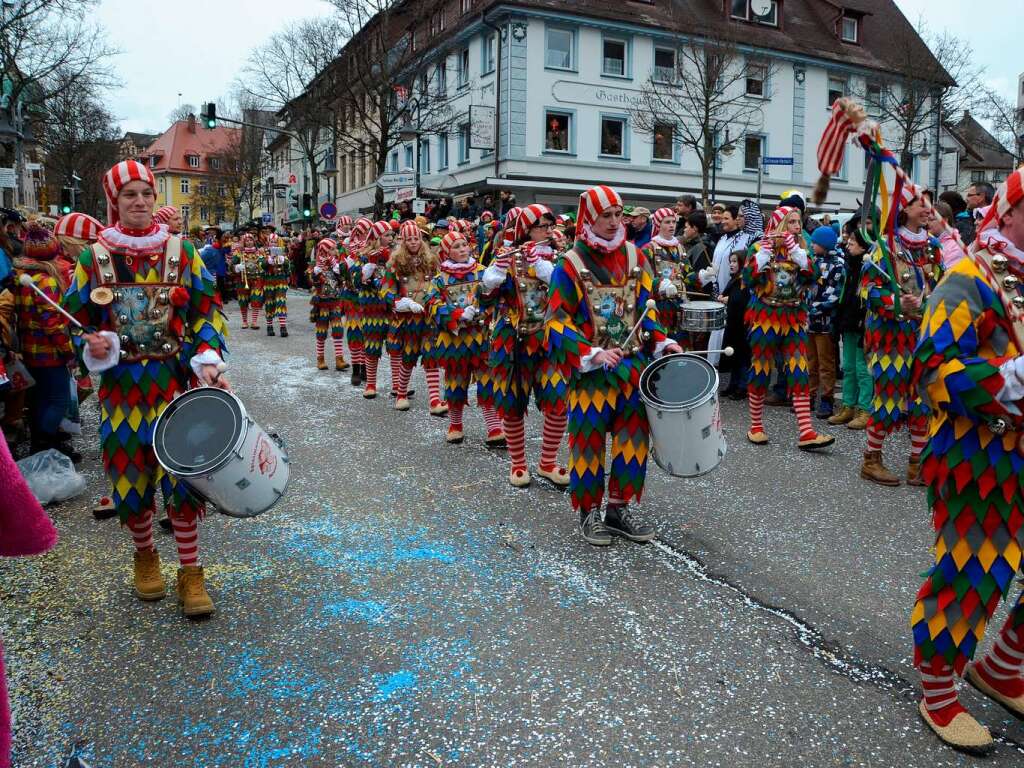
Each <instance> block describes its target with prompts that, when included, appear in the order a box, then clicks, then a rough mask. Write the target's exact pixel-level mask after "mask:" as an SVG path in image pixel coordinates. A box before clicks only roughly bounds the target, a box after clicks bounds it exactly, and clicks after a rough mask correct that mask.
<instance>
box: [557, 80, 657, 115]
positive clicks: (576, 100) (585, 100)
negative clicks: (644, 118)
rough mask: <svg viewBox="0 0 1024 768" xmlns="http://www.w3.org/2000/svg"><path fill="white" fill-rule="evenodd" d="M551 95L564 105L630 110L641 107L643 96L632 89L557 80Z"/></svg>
mask: <svg viewBox="0 0 1024 768" xmlns="http://www.w3.org/2000/svg"><path fill="white" fill-rule="evenodd" d="M551 95H552V96H554V97H555V101H560V102H561V103H563V104H590V105H592V106H595V107H609V108H613V109H630V108H631V107H639V106H641V100H642V98H643V94H641V92H640V91H637V90H633V89H632V88H615V87H613V86H607V85H600V84H595V83H580V82H577V81H574V80H556V81H555V82H554V83H552V84H551Z"/></svg>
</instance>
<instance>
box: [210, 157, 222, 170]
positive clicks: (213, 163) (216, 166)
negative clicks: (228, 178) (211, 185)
mask: <svg viewBox="0 0 1024 768" xmlns="http://www.w3.org/2000/svg"><path fill="white" fill-rule="evenodd" d="M210 169H211V170H214V171H219V170H220V158H219V157H211V158H210Z"/></svg>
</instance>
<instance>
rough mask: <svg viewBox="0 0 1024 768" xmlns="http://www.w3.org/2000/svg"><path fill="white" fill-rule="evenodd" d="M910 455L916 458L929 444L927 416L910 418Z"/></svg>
mask: <svg viewBox="0 0 1024 768" xmlns="http://www.w3.org/2000/svg"><path fill="white" fill-rule="evenodd" d="M909 426H910V457H911V458H912V459H916V458H917V457H918V456H920V455H921V451H923V450H924V447H925V446H926V445H928V420H927V419H925V418H920V419H911V420H910V425H909Z"/></svg>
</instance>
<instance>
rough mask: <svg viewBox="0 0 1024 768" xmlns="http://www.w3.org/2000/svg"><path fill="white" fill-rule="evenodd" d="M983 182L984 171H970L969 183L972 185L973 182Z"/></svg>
mask: <svg viewBox="0 0 1024 768" xmlns="http://www.w3.org/2000/svg"><path fill="white" fill-rule="evenodd" d="M984 180H985V172H984V171H971V183H972V184H974V183H975V182H978V181H984Z"/></svg>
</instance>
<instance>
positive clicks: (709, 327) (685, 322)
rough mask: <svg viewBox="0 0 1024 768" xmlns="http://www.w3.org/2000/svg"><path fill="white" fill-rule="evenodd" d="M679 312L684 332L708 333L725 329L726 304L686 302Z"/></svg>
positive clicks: (717, 302)
mask: <svg viewBox="0 0 1024 768" xmlns="http://www.w3.org/2000/svg"><path fill="white" fill-rule="evenodd" d="M679 311H680V315H681V320H680V323H679V324H680V326H681V327H682V329H683V330H684V331H691V332H693V333H708V332H710V331H720V330H722V329H723V328H725V304H722V303H721V302H719V301H684V302H683V303H682V304H681V305H680V310H679Z"/></svg>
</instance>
